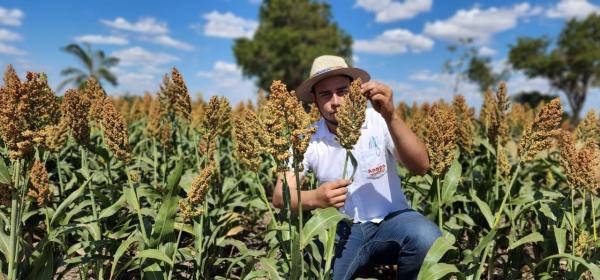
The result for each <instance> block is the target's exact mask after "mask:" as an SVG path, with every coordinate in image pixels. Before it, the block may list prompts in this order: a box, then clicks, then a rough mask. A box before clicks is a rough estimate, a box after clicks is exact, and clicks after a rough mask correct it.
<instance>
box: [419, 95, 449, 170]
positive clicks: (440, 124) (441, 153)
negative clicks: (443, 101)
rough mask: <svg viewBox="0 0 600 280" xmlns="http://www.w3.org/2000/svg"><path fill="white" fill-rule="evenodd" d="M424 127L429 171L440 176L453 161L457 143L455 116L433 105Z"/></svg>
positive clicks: (447, 110)
mask: <svg viewBox="0 0 600 280" xmlns="http://www.w3.org/2000/svg"><path fill="white" fill-rule="evenodd" d="M425 127H426V130H425V131H426V132H427V134H426V137H425V145H426V147H427V152H428V154H429V160H430V162H431V171H432V173H433V174H434V175H435V176H440V175H441V174H443V173H444V172H445V171H446V170H447V169H448V167H449V166H450V164H452V161H453V160H454V156H455V153H454V150H455V149H456V141H457V135H456V131H457V127H456V116H455V114H454V112H453V111H452V110H450V109H443V108H441V107H440V106H438V105H434V106H433V107H432V108H431V111H430V113H429V116H428V117H427V120H426V121H425Z"/></svg>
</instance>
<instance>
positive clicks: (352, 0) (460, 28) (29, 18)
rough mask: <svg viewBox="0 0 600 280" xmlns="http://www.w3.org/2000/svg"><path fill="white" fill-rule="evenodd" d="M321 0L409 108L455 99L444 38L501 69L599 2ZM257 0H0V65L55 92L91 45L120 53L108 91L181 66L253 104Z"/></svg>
mask: <svg viewBox="0 0 600 280" xmlns="http://www.w3.org/2000/svg"><path fill="white" fill-rule="evenodd" d="M326 2H328V3H330V4H331V8H332V14H333V20H334V21H336V22H337V23H338V24H339V26H340V27H341V28H342V29H344V30H345V31H347V32H348V33H349V34H350V35H352V37H353V39H354V46H353V50H354V58H353V64H354V65H355V66H357V67H361V68H363V69H365V70H367V71H369V72H370V73H371V76H372V77H373V78H374V79H377V80H381V81H383V82H385V83H387V84H389V85H390V86H391V87H392V88H393V89H394V94H395V95H394V100H395V101H400V100H404V101H405V102H408V103H412V102H413V101H417V102H423V101H434V100H437V99H440V98H444V99H448V100H449V99H451V98H452V84H453V83H452V81H453V77H452V76H451V75H449V74H445V73H443V71H442V65H443V63H444V62H445V61H446V60H447V59H449V58H452V56H453V55H452V54H450V53H449V52H448V51H447V49H446V48H447V46H448V44H451V43H454V42H456V41H457V40H458V39H459V38H465V37H471V38H474V40H475V41H474V46H475V47H476V48H477V49H478V50H479V51H480V53H481V54H482V55H486V56H489V57H490V58H491V59H492V62H493V65H494V66H495V67H496V68H497V69H502V68H503V67H506V64H505V61H506V56H507V52H508V46H509V45H510V44H514V43H515V42H516V39H517V38H518V37H520V36H533V37H538V36H543V35H546V36H549V37H551V38H554V37H556V35H557V34H558V33H559V32H560V30H561V28H562V26H563V25H564V22H565V21H566V20H568V19H570V18H574V17H575V18H582V17H585V16H586V15H587V14H588V13H590V12H594V11H598V12H600V3H598V2H594V1H585V0H560V1H541V0H538V1H440V0H335V1H326ZM259 7H260V1H259V0H206V1H169V2H167V1H143V0H131V1H115V0H105V1H75V0H70V1H41V0H33V1H24V0H1V1H0V66H2V68H4V67H5V66H6V65H7V64H9V63H11V64H13V65H14V66H15V67H16V69H17V71H18V72H19V73H21V74H23V73H24V72H25V71H26V70H32V71H43V72H46V73H47V74H48V76H49V79H50V82H51V85H52V86H54V87H56V86H57V85H58V84H59V83H60V81H61V80H62V79H63V77H61V76H60V75H59V73H60V71H61V70H62V69H64V68H66V67H68V66H79V64H78V63H79V62H78V61H77V60H76V59H75V58H74V57H72V56H71V55H69V54H66V53H64V52H62V51H61V50H60V48H61V47H63V46H66V45H67V44H69V43H73V42H90V43H91V44H92V46H93V48H95V49H102V50H104V51H105V52H107V53H108V54H110V55H112V56H116V57H119V58H121V63H120V64H119V66H118V67H117V68H116V69H113V71H114V72H115V73H116V74H117V75H118V78H119V86H117V87H108V86H107V87H106V88H107V91H108V92H109V94H112V95H122V94H124V93H126V92H129V93H131V94H142V93H143V92H144V91H151V92H155V91H156V90H157V89H158V86H159V84H160V80H161V78H162V75H163V74H165V73H167V72H169V71H170V68H171V67H172V66H176V67H177V68H178V69H179V70H180V71H181V72H182V74H183V76H184V78H185V80H186V82H187V85H188V88H189V90H190V94H191V95H192V96H195V95H196V94H197V93H199V92H201V93H202V94H203V96H204V97H205V98H207V97H209V96H211V95H214V94H219V95H224V96H227V97H228V98H229V99H230V100H231V101H232V103H237V102H239V101H240V100H246V99H254V96H255V93H256V91H257V90H256V87H255V86H254V82H253V80H252V79H248V78H244V77H242V75H241V71H240V69H239V67H238V66H237V65H236V64H235V58H234V56H233V53H232V50H231V48H232V45H233V40H234V39H235V38H239V37H251V36H252V34H253V32H254V30H255V29H256V26H257V25H258V22H257V21H258V10H259ZM454 56H456V55H454ZM508 89H509V92H510V93H513V94H514V93H517V92H519V91H522V90H539V91H542V92H548V91H550V90H551V89H550V88H549V86H548V83H547V82H546V81H545V80H544V79H539V78H537V79H528V78H526V77H524V76H523V75H522V74H520V73H513V75H512V76H511V78H510V79H509V80H508ZM459 92H460V93H462V94H464V95H465V96H466V98H467V100H468V101H469V103H470V104H471V105H473V106H479V104H480V103H481V94H480V92H479V90H478V88H477V87H476V86H475V85H473V84H470V83H468V82H461V83H460V86H459ZM558 93H560V92H558ZM560 94H561V96H562V93H560ZM563 100H565V99H564V96H563ZM564 104H566V102H565V103H564ZM589 108H595V109H597V110H600V90H598V89H594V90H592V91H591V92H590V93H589V95H588V100H587V102H586V106H585V108H584V111H587V110H588V109H589Z"/></svg>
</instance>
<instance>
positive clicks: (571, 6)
mask: <svg viewBox="0 0 600 280" xmlns="http://www.w3.org/2000/svg"><path fill="white" fill-rule="evenodd" d="M594 12H595V13H600V7H599V6H597V5H594V4H592V3H589V2H588V1H587V0H561V1H560V2H559V3H558V4H556V6H554V7H551V8H549V9H548V10H547V11H546V16H547V17H549V18H578V19H581V18H584V17H586V16H587V15H589V14H591V13H594Z"/></svg>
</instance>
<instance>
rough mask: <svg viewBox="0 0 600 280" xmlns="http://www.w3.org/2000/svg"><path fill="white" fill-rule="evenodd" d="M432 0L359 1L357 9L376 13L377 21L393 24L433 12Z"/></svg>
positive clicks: (356, 5)
mask: <svg viewBox="0 0 600 280" xmlns="http://www.w3.org/2000/svg"><path fill="white" fill-rule="evenodd" d="M432 2H433V1H432V0H404V1H402V2H398V1H393V0H357V1H356V4H355V7H361V8H363V9H365V10H366V11H369V12H373V13H375V21H377V22H392V21H398V20H403V19H411V18H413V17H415V16H416V15H418V14H419V13H422V12H428V11H430V10H431V6H432Z"/></svg>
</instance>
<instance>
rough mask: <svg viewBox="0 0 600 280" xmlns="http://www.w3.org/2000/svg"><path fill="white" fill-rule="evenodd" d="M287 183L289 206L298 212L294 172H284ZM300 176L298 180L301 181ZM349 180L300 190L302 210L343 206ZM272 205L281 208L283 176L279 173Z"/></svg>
mask: <svg viewBox="0 0 600 280" xmlns="http://www.w3.org/2000/svg"><path fill="white" fill-rule="evenodd" d="M285 176H286V180H287V183H288V185H289V187H290V197H291V200H292V201H291V206H292V211H293V212H298V199H297V198H296V177H295V175H294V172H290V171H288V172H286V173H285ZM303 179H304V178H303V177H300V182H302V181H303ZM350 183H351V181H350V180H341V179H340V180H337V181H332V182H327V183H324V184H321V185H320V186H319V187H318V188H317V189H315V190H305V191H301V193H300V197H301V200H302V201H301V203H302V211H306V210H312V209H315V208H327V207H336V208H340V207H343V206H344V202H345V201H346V192H347V191H348V189H347V186H348V185H350ZM273 205H274V206H275V207H277V208H283V176H282V175H279V176H278V178H277V183H276V184H275V190H274V191H273Z"/></svg>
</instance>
